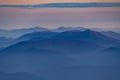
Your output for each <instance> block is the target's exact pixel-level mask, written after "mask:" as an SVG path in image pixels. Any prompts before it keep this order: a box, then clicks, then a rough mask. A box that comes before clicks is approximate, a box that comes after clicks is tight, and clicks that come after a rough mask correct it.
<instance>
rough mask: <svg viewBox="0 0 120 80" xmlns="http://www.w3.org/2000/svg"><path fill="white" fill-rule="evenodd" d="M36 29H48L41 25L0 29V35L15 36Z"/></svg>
mask: <svg viewBox="0 0 120 80" xmlns="http://www.w3.org/2000/svg"><path fill="white" fill-rule="evenodd" d="M36 31H48V29H46V28H42V27H34V28H26V29H15V30H0V36H1V37H10V38H17V37H19V36H22V35H24V34H27V33H31V32H36Z"/></svg>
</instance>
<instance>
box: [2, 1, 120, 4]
mask: <svg viewBox="0 0 120 80" xmlns="http://www.w3.org/2000/svg"><path fill="white" fill-rule="evenodd" d="M59 2H82V3H84V2H120V0H0V4H43V3H59Z"/></svg>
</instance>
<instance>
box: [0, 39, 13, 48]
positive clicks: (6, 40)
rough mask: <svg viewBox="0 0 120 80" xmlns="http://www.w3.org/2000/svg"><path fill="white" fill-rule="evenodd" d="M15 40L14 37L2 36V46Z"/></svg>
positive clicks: (0, 43) (0, 44) (0, 46)
mask: <svg viewBox="0 0 120 80" xmlns="http://www.w3.org/2000/svg"><path fill="white" fill-rule="evenodd" d="M13 40H14V39H13V38H6V37H0V48H3V47H6V46H9V45H10V44H11V42H12V41H13Z"/></svg>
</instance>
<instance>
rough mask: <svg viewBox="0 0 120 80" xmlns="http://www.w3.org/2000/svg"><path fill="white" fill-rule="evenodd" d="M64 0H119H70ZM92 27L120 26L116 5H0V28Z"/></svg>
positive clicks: (15, 0) (5, 0) (16, 0)
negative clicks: (60, 6)
mask: <svg viewBox="0 0 120 80" xmlns="http://www.w3.org/2000/svg"><path fill="white" fill-rule="evenodd" d="M52 2H64V0H0V4H43V3H52ZM66 2H120V1H119V0H76V1H75V0H74V1H72V0H71V1H70V0H69V1H66ZM38 26H39V27H45V28H57V27H61V26H65V27H89V28H91V27H93V28H107V29H116V30H118V29H119V30H120V7H106V8H105V7H101V8H35V9H23V8H0V29H19V28H30V27H38Z"/></svg>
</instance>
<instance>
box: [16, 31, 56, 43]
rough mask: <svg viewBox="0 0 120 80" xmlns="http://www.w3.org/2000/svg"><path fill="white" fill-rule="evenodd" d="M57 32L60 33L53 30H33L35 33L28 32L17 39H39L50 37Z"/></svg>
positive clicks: (19, 40)
mask: <svg viewBox="0 0 120 80" xmlns="http://www.w3.org/2000/svg"><path fill="white" fill-rule="evenodd" d="M56 34H58V32H51V31H43V32H33V33H28V34H25V35H22V36H20V37H19V38H17V39H16V41H18V42H21V41H26V40H34V41H37V40H41V39H46V38H50V37H52V36H54V35H56Z"/></svg>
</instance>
